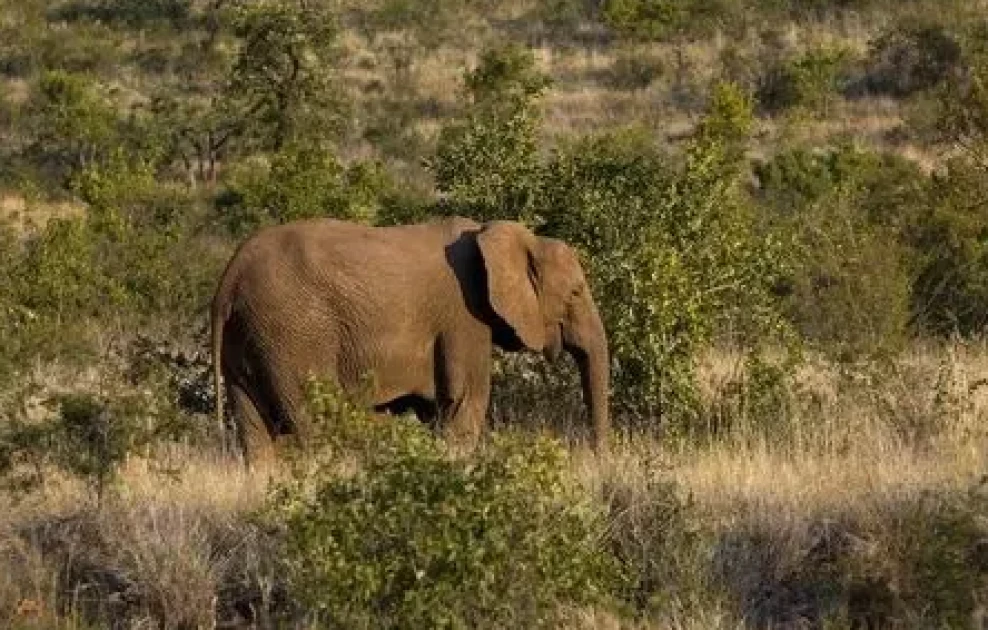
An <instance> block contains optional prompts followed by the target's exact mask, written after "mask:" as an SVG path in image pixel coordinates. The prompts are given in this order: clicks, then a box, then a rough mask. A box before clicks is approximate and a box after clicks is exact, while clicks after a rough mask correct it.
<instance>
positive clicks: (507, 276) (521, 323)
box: [477, 221, 545, 351]
mask: <svg viewBox="0 0 988 630" xmlns="http://www.w3.org/2000/svg"><path fill="white" fill-rule="evenodd" d="M477 245H478V246H480V253H481V256H482V258H483V259H484V267H485V268H486V269H487V292H488V297H489V299H490V303H491V307H492V308H493V309H494V312H495V313H497V314H498V315H499V316H500V317H501V319H503V320H504V321H505V322H506V323H507V324H508V325H509V326H511V328H512V329H513V330H514V331H515V334H516V335H518V338H519V339H520V340H521V342H522V343H523V344H525V346H526V347H528V348H530V349H532V350H536V351H538V350H542V348H543V347H544V346H545V324H544V322H543V317H542V307H541V306H539V298H538V294H537V293H536V288H535V287H536V283H537V282H538V279H537V274H536V269H535V259H534V256H533V249H534V245H535V235H534V234H532V233H531V232H529V231H528V229H526V228H525V227H524V226H523V225H521V224H520V223H514V222H511V221H493V222H491V223H488V224H487V225H486V226H485V227H484V228H483V229H482V230H481V231H480V232H479V233H478V234H477Z"/></svg>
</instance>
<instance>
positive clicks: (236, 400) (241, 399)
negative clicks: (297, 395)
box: [229, 383, 274, 466]
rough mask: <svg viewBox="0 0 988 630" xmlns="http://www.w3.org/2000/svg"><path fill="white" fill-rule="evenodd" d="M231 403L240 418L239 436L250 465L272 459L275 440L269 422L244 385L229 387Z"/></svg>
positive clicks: (238, 425)
mask: <svg viewBox="0 0 988 630" xmlns="http://www.w3.org/2000/svg"><path fill="white" fill-rule="evenodd" d="M229 391H230V403H231V404H232V405H233V412H234V414H235V415H236V418H237V420H238V422H237V438H238V439H239V441H240V446H241V448H242V449H243V453H244V458H245V459H246V460H247V465H248V466H253V465H255V464H257V463H260V462H266V461H270V460H271V459H272V458H273V456H274V441H273V440H272V438H271V433H270V430H269V429H268V426H267V423H265V421H264V418H263V417H262V416H261V413H260V412H259V411H258V409H257V406H256V405H255V404H254V401H253V400H252V399H251V397H250V396H249V395H248V394H247V392H246V391H245V390H244V388H243V387H241V386H240V385H239V384H236V383H233V384H231V385H230V387H229Z"/></svg>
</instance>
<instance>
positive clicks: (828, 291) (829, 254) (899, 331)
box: [755, 145, 928, 355]
mask: <svg viewBox="0 0 988 630" xmlns="http://www.w3.org/2000/svg"><path fill="white" fill-rule="evenodd" d="M755 175H756V177H757V179H758V182H759V188H760V190H759V199H760V201H761V202H762V203H763V204H764V207H765V209H766V210H767V212H766V214H765V218H766V220H767V221H768V222H769V223H771V224H772V225H773V226H774V227H773V228H772V230H773V231H775V232H776V233H778V234H780V235H785V236H784V238H785V240H786V241H787V242H788V243H790V249H789V263H790V264H789V274H788V275H787V277H786V278H784V279H783V280H782V282H780V284H779V285H778V286H777V287H776V288H777V292H778V294H779V295H780V297H781V298H782V299H781V302H782V304H783V305H784V307H785V309H786V311H787V313H788V315H789V317H790V320H791V321H792V322H793V323H794V324H795V325H796V328H797V329H798V330H799V331H800V332H801V333H802V334H803V336H804V337H805V338H806V339H808V340H810V341H811V342H814V343H817V344H819V346H820V347H821V348H823V349H825V350H827V351H828V352H832V353H835V354H837V355H841V354H845V355H857V354H860V353H862V352H865V353H868V352H873V351H877V350H882V349H890V348H893V347H895V346H896V345H897V344H899V343H901V341H903V340H904V338H905V335H906V333H907V332H908V327H909V323H910V319H911V315H912V312H911V308H910V300H911V283H912V280H911V276H912V273H913V270H912V266H913V264H914V262H913V260H914V257H913V253H912V250H911V249H910V248H909V247H908V246H907V244H906V241H905V238H904V234H905V231H906V227H907V226H908V225H910V224H911V221H912V220H913V219H912V217H914V216H916V215H917V214H918V213H920V212H921V210H922V208H923V207H924V203H925V202H924V199H925V197H926V194H927V186H928V182H927V177H926V175H924V174H923V173H922V172H921V171H920V170H919V168H918V167H917V166H915V165H913V164H911V163H909V162H907V161H905V160H903V159H902V158H900V157H897V156H894V155H889V154H878V153H873V152H870V151H865V150H861V149H859V148H856V147H854V146H853V145H846V146H840V147H835V148H831V149H826V150H816V151H810V150H805V149H792V150H790V151H785V152H782V153H780V154H779V155H777V156H775V157H773V158H772V159H771V160H769V161H768V162H765V163H762V164H758V165H756V167H755Z"/></svg>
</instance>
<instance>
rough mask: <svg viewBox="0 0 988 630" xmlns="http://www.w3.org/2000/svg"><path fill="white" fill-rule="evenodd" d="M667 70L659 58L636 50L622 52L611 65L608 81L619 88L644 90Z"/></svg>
mask: <svg viewBox="0 0 988 630" xmlns="http://www.w3.org/2000/svg"><path fill="white" fill-rule="evenodd" d="M666 71H667V69H666V67H665V65H664V64H663V63H662V60H661V59H657V58H654V57H648V56H646V55H643V54H642V53H641V52H640V51H638V50H632V51H630V52H626V53H622V54H620V55H619V56H618V58H617V59H615V60H614V65H613V66H612V67H611V72H610V75H611V76H610V83H611V85H612V86H614V87H616V88H618V89H621V90H644V89H645V88H647V87H648V86H649V85H651V84H652V83H653V82H655V81H656V80H657V79H659V78H661V77H662V75H663V74H665V73H666Z"/></svg>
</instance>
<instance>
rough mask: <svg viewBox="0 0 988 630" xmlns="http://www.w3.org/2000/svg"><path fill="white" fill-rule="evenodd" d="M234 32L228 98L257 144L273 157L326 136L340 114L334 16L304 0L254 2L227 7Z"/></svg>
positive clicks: (341, 106) (318, 5)
mask: <svg viewBox="0 0 988 630" xmlns="http://www.w3.org/2000/svg"><path fill="white" fill-rule="evenodd" d="M233 31H234V34H235V35H236V36H237V38H238V39H239V41H240V48H239V51H238V53H237V57H236V60H235V62H234V64H233V68H232V71H231V80H230V85H229V90H228V98H229V99H230V100H231V104H232V106H233V107H235V109H236V111H237V115H238V116H239V117H240V118H241V119H242V120H243V121H245V122H246V124H249V125H250V127H249V132H250V133H251V134H252V136H253V137H255V138H256V139H257V141H258V142H259V143H260V145H261V146H262V147H263V148H267V149H271V150H275V151H278V150H280V149H282V148H284V147H285V146H286V145H287V144H289V143H290V142H294V141H303V140H304V141H306V142H310V143H311V142H317V141H319V140H320V139H328V138H329V137H332V133H333V132H334V131H335V130H336V129H338V128H339V126H340V118H341V110H342V108H343V100H342V97H341V95H340V92H339V90H338V88H337V85H336V81H335V76H334V74H333V70H332V69H333V67H334V60H335V57H336V38H337V33H338V27H337V24H336V20H335V17H334V15H333V14H332V13H331V12H330V11H329V10H328V9H327V8H326V7H325V6H324V5H322V4H316V3H310V2H305V1H304V0H295V1H293V2H280V1H275V0H259V1H258V2H251V3H249V4H243V5H239V6H237V7H236V8H235V9H234V11H233Z"/></svg>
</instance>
